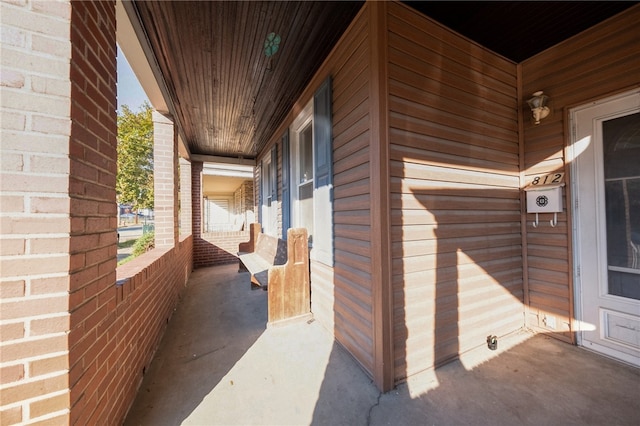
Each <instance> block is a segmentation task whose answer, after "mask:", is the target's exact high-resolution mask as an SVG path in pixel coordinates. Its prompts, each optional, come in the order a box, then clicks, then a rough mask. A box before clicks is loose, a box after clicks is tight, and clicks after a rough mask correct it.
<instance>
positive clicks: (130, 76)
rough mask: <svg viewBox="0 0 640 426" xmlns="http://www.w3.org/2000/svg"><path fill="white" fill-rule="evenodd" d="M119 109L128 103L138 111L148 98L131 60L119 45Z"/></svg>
mask: <svg viewBox="0 0 640 426" xmlns="http://www.w3.org/2000/svg"><path fill="white" fill-rule="evenodd" d="M117 60H118V110H120V106H121V105H127V106H128V107H129V108H130V109H131V110H132V111H138V109H139V108H140V106H141V105H142V103H143V102H144V101H146V100H148V98H147V95H146V94H145V93H144V90H142V86H140V83H138V79H137V78H136V75H135V74H134V73H133V70H132V69H131V66H129V62H127V59H126V58H125V57H124V54H123V53H122V50H120V46H118V56H117Z"/></svg>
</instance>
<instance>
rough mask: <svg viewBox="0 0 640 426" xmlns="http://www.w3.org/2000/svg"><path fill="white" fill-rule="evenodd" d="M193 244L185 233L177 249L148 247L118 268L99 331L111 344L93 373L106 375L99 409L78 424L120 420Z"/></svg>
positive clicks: (181, 282)
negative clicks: (108, 314)
mask: <svg viewBox="0 0 640 426" xmlns="http://www.w3.org/2000/svg"><path fill="white" fill-rule="evenodd" d="M192 245H193V240H192V238H191V237H186V238H184V239H183V240H182V241H180V243H179V244H178V245H177V246H176V247H175V248H165V249H155V250H152V251H150V252H148V253H145V254H143V255H142V256H140V257H138V258H136V259H134V260H132V261H130V262H128V263H126V264H124V265H122V266H121V267H119V268H118V285H117V286H115V287H113V288H112V290H111V294H112V296H111V297H112V298H113V299H114V301H115V309H114V310H113V314H112V318H111V321H110V322H109V323H108V324H105V327H104V329H103V330H101V332H102V334H104V335H107V336H110V339H109V345H108V347H106V348H105V350H104V351H103V353H104V360H103V361H102V362H101V364H100V365H101V366H102V371H97V372H96V375H98V376H105V375H106V376H108V380H107V381H106V382H105V385H104V386H101V387H99V388H98V389H96V390H99V392H100V394H104V395H103V396H102V400H101V401H100V403H99V404H98V407H97V409H96V410H95V411H93V413H91V414H90V415H89V413H87V415H86V416H84V417H82V418H80V419H79V421H78V423H79V424H122V423H123V421H124V417H125V415H126V413H127V411H128V410H129V408H130V407H131V405H132V404H133V401H134V399H135V397H136V393H137V391H138V388H139V387H140V384H141V383H142V378H143V375H144V372H145V370H146V369H147V368H148V366H149V364H150V363H151V360H152V358H153V355H154V354H155V351H156V349H157V348H158V345H159V344H160V341H161V339H162V336H163V334H164V331H165V329H166V326H167V324H168V322H169V319H170V318H171V315H172V313H173V310H174V308H175V306H176V305H177V303H178V301H179V299H180V295H181V292H182V290H183V289H184V288H185V286H186V283H187V280H188V279H189V276H190V275H191V270H192V265H193V252H192Z"/></svg>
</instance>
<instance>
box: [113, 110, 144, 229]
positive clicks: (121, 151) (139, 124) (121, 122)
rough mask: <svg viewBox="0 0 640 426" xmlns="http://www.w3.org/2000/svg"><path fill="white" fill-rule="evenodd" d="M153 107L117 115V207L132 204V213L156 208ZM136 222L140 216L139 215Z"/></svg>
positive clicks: (125, 111) (122, 111) (121, 111)
mask: <svg viewBox="0 0 640 426" xmlns="http://www.w3.org/2000/svg"><path fill="white" fill-rule="evenodd" d="M151 112H152V109H151V105H149V103H148V102H145V103H144V104H142V106H141V107H140V110H139V111H138V112H133V111H132V110H131V109H130V108H129V107H128V106H127V105H123V106H122V108H121V110H120V111H119V112H118V173H117V175H116V194H117V201H118V204H130V205H131V208H132V211H134V212H138V211H139V210H140V209H147V208H148V209H151V208H153V120H152V118H151ZM136 220H137V215H136Z"/></svg>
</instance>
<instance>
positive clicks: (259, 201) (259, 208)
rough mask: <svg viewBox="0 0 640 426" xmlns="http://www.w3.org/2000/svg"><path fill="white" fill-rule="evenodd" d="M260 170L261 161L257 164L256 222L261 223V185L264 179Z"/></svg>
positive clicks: (261, 169) (262, 200)
mask: <svg viewBox="0 0 640 426" xmlns="http://www.w3.org/2000/svg"><path fill="white" fill-rule="evenodd" d="M262 171H263V167H262V163H260V164H258V181H257V184H258V222H259V223H261V224H263V225H264V223H263V222H262V203H263V202H264V198H263V194H262V191H263V189H262V188H263V185H262V182H263V181H264V176H263V175H262Z"/></svg>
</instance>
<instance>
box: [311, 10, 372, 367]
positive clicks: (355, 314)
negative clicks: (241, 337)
mask: <svg viewBox="0 0 640 426" xmlns="http://www.w3.org/2000/svg"><path fill="white" fill-rule="evenodd" d="M366 7H367V6H365V8H366ZM363 12H364V11H363ZM367 17H368V14H367V13H361V14H360V15H359V17H358V18H357V21H356V22H354V23H353V24H352V27H351V30H350V32H349V33H348V34H347V35H346V36H345V37H344V38H343V39H342V41H341V43H340V44H339V46H338V48H337V49H336V51H335V52H334V56H333V57H332V58H331V59H333V61H334V62H333V64H332V66H331V67H330V68H331V75H332V76H333V161H334V181H333V184H334V227H335V228H334V236H335V265H334V268H333V275H332V278H333V281H332V282H329V281H326V280H321V279H320V278H321V277H328V276H329V274H327V273H325V274H318V276H313V277H312V297H313V304H312V306H313V309H314V315H322V316H326V317H327V320H328V317H329V314H331V315H332V317H333V318H332V323H333V324H332V329H333V331H334V334H335V337H336V339H337V340H338V341H339V342H340V343H341V344H342V345H343V346H344V347H345V348H346V349H347V350H348V351H349V352H351V353H352V354H353V355H354V357H355V358H356V359H357V360H358V361H359V362H360V363H361V364H362V365H363V366H364V368H365V369H366V370H367V371H368V373H369V374H371V375H372V374H373V368H374V366H373V317H372V304H373V302H372V288H371V243H370V240H371V238H372V236H371V226H370V215H369V208H370V205H369V199H370V182H369V172H368V170H369V156H370V153H369V109H370V108H369V85H368V76H369V66H370V64H369V62H370V60H369V56H370V55H369V47H368V46H369V45H368V18H367ZM331 59H330V60H331ZM318 269H320V266H318ZM329 297H333V304H332V307H333V312H326V313H325V312H322V313H318V314H316V312H318V309H317V308H319V307H320V306H322V307H325V306H327V307H328V306H331V305H330V303H329V302H328V300H324V298H329Z"/></svg>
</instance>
